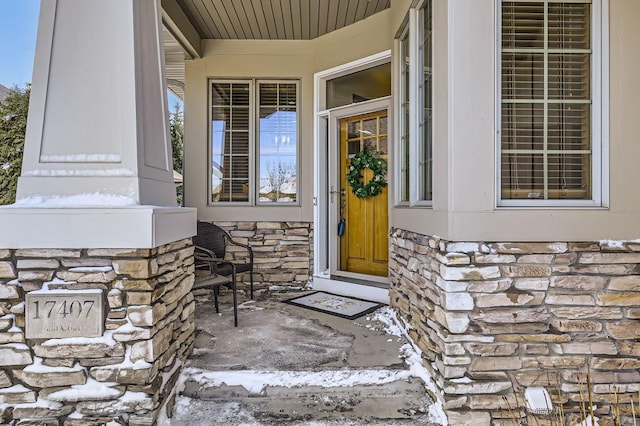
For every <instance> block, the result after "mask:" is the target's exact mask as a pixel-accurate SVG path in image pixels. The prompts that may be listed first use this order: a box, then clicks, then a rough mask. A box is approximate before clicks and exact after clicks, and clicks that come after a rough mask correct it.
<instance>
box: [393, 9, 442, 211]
mask: <svg viewBox="0 0 640 426" xmlns="http://www.w3.org/2000/svg"><path fill="white" fill-rule="evenodd" d="M432 28H433V14H432V0H423V1H422V2H421V3H418V4H417V7H416V8H413V9H411V10H410V11H409V15H408V19H407V26H406V28H405V29H404V31H403V32H402V35H401V36H400V37H399V40H398V55H399V57H400V61H399V62H400V64H399V65H400V69H399V70H398V71H399V75H400V87H399V89H400V90H399V92H400V96H399V100H400V102H399V109H400V114H399V120H398V128H399V129H400V131H399V136H400V144H399V149H398V150H397V151H396V152H397V157H398V166H397V169H398V170H399V176H398V181H399V183H398V186H397V194H398V198H397V200H396V202H397V204H399V205H404V206H425V205H429V204H430V203H431V200H432V193H433V184H432V159H433V114H432V111H433V31H432Z"/></svg>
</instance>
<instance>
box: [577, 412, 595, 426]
mask: <svg viewBox="0 0 640 426" xmlns="http://www.w3.org/2000/svg"><path fill="white" fill-rule="evenodd" d="M576 426H599V424H598V418H597V417H595V418H593V419H592V418H591V414H589V415H587V418H586V419H584V420H583V421H581V422H580V423H577V424H576Z"/></svg>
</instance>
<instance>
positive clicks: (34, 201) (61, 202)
mask: <svg viewBox="0 0 640 426" xmlns="http://www.w3.org/2000/svg"><path fill="white" fill-rule="evenodd" d="M136 204H137V203H136V201H135V200H134V199H133V198H131V197H126V196H124V195H116V194H103V193H98V192H96V193H92V194H89V193H87V194H77V195H64V196H62V195H47V196H41V195H32V196H30V197H25V198H21V199H19V200H16V202H15V203H14V204H12V205H11V206H13V207H29V208H31V207H35V208H41V207H65V208H69V207H113V206H117V207H124V206H133V205H136Z"/></svg>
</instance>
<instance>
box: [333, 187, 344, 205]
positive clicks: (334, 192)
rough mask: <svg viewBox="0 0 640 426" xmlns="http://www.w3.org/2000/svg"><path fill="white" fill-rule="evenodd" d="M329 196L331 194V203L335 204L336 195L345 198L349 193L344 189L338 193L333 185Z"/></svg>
mask: <svg viewBox="0 0 640 426" xmlns="http://www.w3.org/2000/svg"><path fill="white" fill-rule="evenodd" d="M329 194H331V202H332V203H333V202H335V200H334V196H335V195H336V194H340V196H342V197H344V196H345V195H347V192H346V191H345V190H344V189H341V190H340V191H336V190H335V187H334V186H333V185H331V190H330V191H329Z"/></svg>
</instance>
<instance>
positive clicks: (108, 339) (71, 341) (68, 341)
mask: <svg viewBox="0 0 640 426" xmlns="http://www.w3.org/2000/svg"><path fill="white" fill-rule="evenodd" d="M96 343H104V344H105V345H108V346H115V345H117V344H118V342H116V341H115V340H114V339H113V330H107V331H105V332H104V334H103V335H102V336H100V337H63V338H60V339H49V340H46V341H44V342H42V343H41V345H42V346H62V345H90V344H96ZM25 346H26V345H25Z"/></svg>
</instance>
